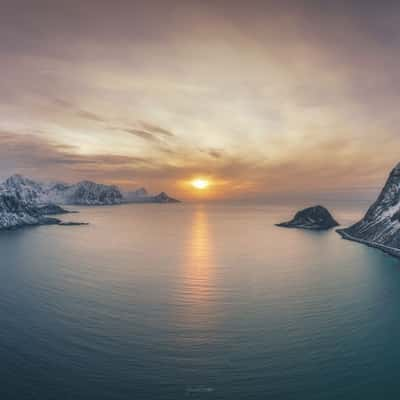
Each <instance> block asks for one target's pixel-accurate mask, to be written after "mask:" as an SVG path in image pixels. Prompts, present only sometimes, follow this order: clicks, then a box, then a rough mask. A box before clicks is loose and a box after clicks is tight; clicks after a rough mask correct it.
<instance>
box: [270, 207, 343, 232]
mask: <svg viewBox="0 0 400 400" xmlns="http://www.w3.org/2000/svg"><path fill="white" fill-rule="evenodd" d="M338 225H339V224H338V223H337V222H336V221H335V219H334V218H333V217H332V215H331V214H330V212H329V211H328V210H327V209H326V208H325V207H322V206H315V207H309V208H306V209H304V210H301V211H299V212H297V213H296V215H295V216H294V218H293V219H292V220H290V221H288V222H282V223H280V224H277V226H280V227H284V228H301V229H311V230H327V229H331V228H333V227H335V226H338Z"/></svg>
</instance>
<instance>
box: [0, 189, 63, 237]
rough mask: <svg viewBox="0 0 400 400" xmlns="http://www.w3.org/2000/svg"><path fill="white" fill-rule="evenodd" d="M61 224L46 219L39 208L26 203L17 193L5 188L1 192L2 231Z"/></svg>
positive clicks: (55, 220) (0, 223) (0, 214)
mask: <svg viewBox="0 0 400 400" xmlns="http://www.w3.org/2000/svg"><path fill="white" fill-rule="evenodd" d="M59 223H60V221H59V220H58V219H55V218H48V217H45V216H44V215H43V213H42V212H41V210H40V209H39V208H38V207H36V206H35V205H33V203H27V202H25V201H24V200H22V199H21V198H20V197H18V196H17V195H16V194H15V193H13V192H10V191H7V190H5V189H4V188H3V189H2V190H1V191H0V229H11V228H17V227H20V226H26V225H50V224H59Z"/></svg>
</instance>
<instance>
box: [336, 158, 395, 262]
mask: <svg viewBox="0 0 400 400" xmlns="http://www.w3.org/2000/svg"><path fill="white" fill-rule="evenodd" d="M337 232H338V233H339V234H340V235H341V236H342V237H343V238H345V239H349V240H354V241H358V242H361V243H364V244H367V245H369V246H373V247H377V248H380V249H382V250H384V251H386V252H388V253H390V254H393V255H396V256H400V163H399V164H398V165H397V166H396V167H395V168H394V169H393V170H392V172H391V173H390V175H389V178H388V180H387V181H386V184H385V186H384V188H383V190H382V192H381V193H380V195H379V197H378V199H377V200H376V201H375V203H374V204H372V206H371V207H370V208H369V209H368V211H367V213H366V214H365V216H364V218H363V219H362V220H361V221H359V222H357V223H356V224H354V225H352V226H350V227H349V228H345V229H340V230H338V231H337Z"/></svg>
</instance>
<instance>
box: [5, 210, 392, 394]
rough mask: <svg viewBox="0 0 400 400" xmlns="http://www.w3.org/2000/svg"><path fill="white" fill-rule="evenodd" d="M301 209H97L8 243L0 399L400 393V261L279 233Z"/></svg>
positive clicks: (303, 234) (24, 232)
mask: <svg viewBox="0 0 400 400" xmlns="http://www.w3.org/2000/svg"><path fill="white" fill-rule="evenodd" d="M366 206H367V205H366V204H357V203H351V204H342V203H340V204H339V203H338V204H334V205H332V207H331V209H332V210H333V211H334V215H335V217H336V218H337V219H339V220H340V222H342V223H343V224H344V225H347V224H350V223H352V222H354V221H356V220H357V219H358V218H359V217H360V216H361V215H362V213H363V212H364V211H365V209H366ZM296 208H299V207H296V206H289V205H279V206H277V205H262V204H261V205H260V204H259V205H245V204H236V205H222V204H221V205H201V204H169V205H155V204H147V205H137V204H136V205H123V206H115V207H95V208H89V207H87V208H79V211H80V213H79V214H72V215H66V216H64V219H65V220H68V221H69V220H75V221H87V222H89V223H90V225H88V226H76V227H57V226H47V227H46V226H45V227H38V228H26V229H20V230H15V231H10V232H2V233H0V295H1V297H0V360H1V362H0V379H1V381H0V399H1V400H5V399H6V400H8V399H17V400H19V399H21V400H25V399H29V400H32V399H37V400H47V399H52V400H63V399H71V400H81V399H82V400H83V399H84V400H88V399H95V400H103V399H127V400H128V399H129V400H147V399H168V400H179V399H205V400H206V399H226V400H228V399H229V400H236V399H237V400H243V399H260V400H261V399H262V400H264V399H274V400H275V399H284V400H291V399H293V400H299V399H306V400H311V399H318V400H321V399H341V400H343V399H363V400H365V399H383V398H385V399H389V398H398V396H399V395H400V381H399V374H400V372H399V371H400V261H399V260H396V259H394V258H392V257H390V256H388V255H385V254H383V253H381V252H380V251H379V250H376V249H372V248H368V247H366V246H363V245H360V244H357V243H353V242H349V241H345V240H343V239H341V238H340V237H339V235H338V234H336V233H335V231H329V232H309V231H302V230H292V229H284V228H278V227H275V226H274V223H276V222H281V221H283V220H286V219H288V217H290V216H291V215H292V213H293V212H294V211H295V210H296Z"/></svg>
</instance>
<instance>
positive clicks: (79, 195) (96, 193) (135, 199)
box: [0, 175, 178, 208]
mask: <svg viewBox="0 0 400 400" xmlns="http://www.w3.org/2000/svg"><path fill="white" fill-rule="evenodd" d="M0 190H7V191H9V192H11V193H14V194H15V196H16V197H17V198H18V199H20V200H22V201H24V202H26V203H29V204H31V203H32V204H36V205H49V204H50V205H53V206H52V208H54V205H56V204H61V205H89V206H98V205H113V204H121V203H177V202H178V200H176V199H173V198H171V197H169V196H168V195H167V194H166V193H164V192H162V193H160V194H158V195H149V193H148V192H147V190H146V189H145V188H140V189H137V190H135V191H132V192H126V193H122V191H121V190H120V189H119V188H118V187H117V186H113V185H102V184H99V183H95V182H90V181H82V182H78V183H75V184H66V183H62V182H55V183H54V182H53V183H39V182H36V181H34V180H32V179H29V178H26V177H23V176H21V175H13V176H11V177H10V178H8V179H7V180H6V181H5V182H4V183H3V184H1V185H0Z"/></svg>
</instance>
